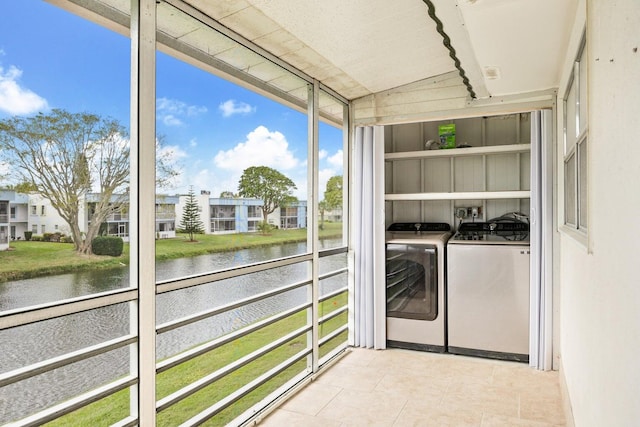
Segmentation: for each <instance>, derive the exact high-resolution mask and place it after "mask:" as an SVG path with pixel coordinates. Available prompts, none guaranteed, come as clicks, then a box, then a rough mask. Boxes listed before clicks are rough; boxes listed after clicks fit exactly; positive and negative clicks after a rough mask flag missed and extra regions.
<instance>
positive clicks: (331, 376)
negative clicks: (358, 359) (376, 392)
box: [316, 364, 384, 391]
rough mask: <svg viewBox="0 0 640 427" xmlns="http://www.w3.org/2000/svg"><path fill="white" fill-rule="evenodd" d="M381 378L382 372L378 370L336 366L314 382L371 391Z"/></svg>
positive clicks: (353, 366)
mask: <svg viewBox="0 0 640 427" xmlns="http://www.w3.org/2000/svg"><path fill="white" fill-rule="evenodd" d="M383 376H384V372H382V371H380V370H379V369H375V368H370V367H367V366H356V365H348V364H344V365H342V364H338V365H335V366H332V367H331V368H330V369H329V370H328V372H325V373H323V374H322V375H320V376H319V377H318V378H317V379H316V382H318V383H320V384H327V385H332V386H335V387H341V388H348V389H353V390H361V391H372V390H373V389H375V387H376V385H377V384H378V382H380V380H381V379H382V377H383Z"/></svg>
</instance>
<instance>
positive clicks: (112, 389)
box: [11, 375, 138, 427]
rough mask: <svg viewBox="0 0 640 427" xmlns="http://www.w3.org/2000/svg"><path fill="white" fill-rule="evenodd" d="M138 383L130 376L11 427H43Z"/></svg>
mask: <svg viewBox="0 0 640 427" xmlns="http://www.w3.org/2000/svg"><path fill="white" fill-rule="evenodd" d="M137 382H138V377H136V376H133V375H128V376H126V377H124V378H120V379H119V380H116V381H114V382H111V383H109V384H106V385H104V386H102V387H99V388H96V389H94V390H91V391H89V392H87V393H84V394H81V395H80V396H77V397H74V398H73V399H70V400H67V401H66V402H63V403H60V404H58V405H55V406H52V407H51V408H47V409H45V410H44V411H40V412H38V413H36V414H33V415H31V416H29V417H27V418H23V419H21V420H19V421H16V422H14V423H12V424H11V426H12V427H31V426H39V425H42V424H44V423H47V422H49V421H53V420H55V419H56V418H60V417H61V416H63V415H66V414H69V413H71V412H73V411H75V410H77V409H80V408H82V407H84V406H87V405H89V404H90V403H93V402H97V401H98V400H102V399H104V398H105V397H108V396H111V395H112V394H114V393H116V392H118V391H120V390H124V389H126V388H127V387H131V386H132V385H134V384H137Z"/></svg>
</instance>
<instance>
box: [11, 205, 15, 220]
mask: <svg viewBox="0 0 640 427" xmlns="http://www.w3.org/2000/svg"><path fill="white" fill-rule="evenodd" d="M11 219H16V207H15V206H11Z"/></svg>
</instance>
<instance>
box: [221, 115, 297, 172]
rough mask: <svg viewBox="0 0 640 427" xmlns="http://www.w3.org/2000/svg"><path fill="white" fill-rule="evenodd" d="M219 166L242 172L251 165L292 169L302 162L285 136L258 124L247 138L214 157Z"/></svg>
mask: <svg viewBox="0 0 640 427" xmlns="http://www.w3.org/2000/svg"><path fill="white" fill-rule="evenodd" d="M214 162H215V164H216V166H217V167H219V168H221V169H226V170H229V171H239V172H242V171H243V170H245V169H246V168H248V167H250V166H268V167H271V168H274V169H278V170H285V171H286V170H291V169H293V168H295V167H297V166H299V165H300V164H301V161H300V160H299V159H297V158H296V157H295V155H294V154H293V152H291V151H290V150H289V143H288V142H287V139H286V138H285V136H284V135H283V134H282V133H280V132H277V131H274V132H270V131H269V129H267V128H266V127H264V126H258V127H257V128H255V130H253V131H252V132H250V133H249V134H248V135H247V140H246V141H245V142H241V143H239V144H238V145H236V146H235V147H233V148H232V149H230V150H227V151H219V152H218V154H216V156H215V158H214Z"/></svg>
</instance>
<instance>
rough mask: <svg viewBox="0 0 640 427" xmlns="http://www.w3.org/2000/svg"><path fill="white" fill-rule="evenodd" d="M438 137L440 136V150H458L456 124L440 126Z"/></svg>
mask: <svg viewBox="0 0 640 427" xmlns="http://www.w3.org/2000/svg"><path fill="white" fill-rule="evenodd" d="M438 135H439V136H440V148H456V125H455V124H448V125H440V126H438Z"/></svg>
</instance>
